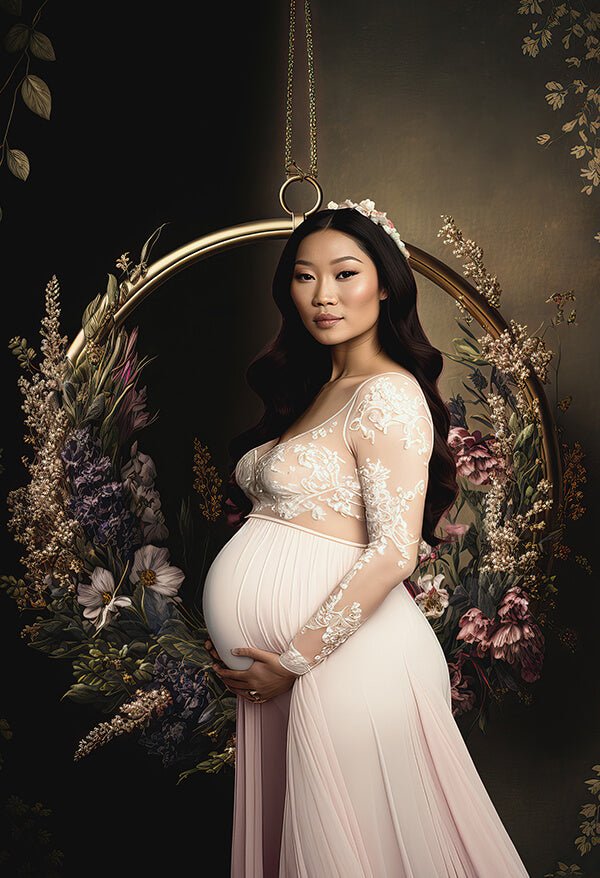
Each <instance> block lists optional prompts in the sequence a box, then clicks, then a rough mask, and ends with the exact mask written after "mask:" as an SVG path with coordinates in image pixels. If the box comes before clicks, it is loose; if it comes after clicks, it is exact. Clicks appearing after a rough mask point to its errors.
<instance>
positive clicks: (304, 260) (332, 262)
mask: <svg viewBox="0 0 600 878" xmlns="http://www.w3.org/2000/svg"><path fill="white" fill-rule="evenodd" d="M346 259H354V260H355V261H356V262H360V263H361V264H362V259H359V258H358V257H357V256H340V257H338V259H332V260H331V262H330V263H329V264H330V265H334V264H335V263H336V262H345V261H346ZM299 264H302V265H310V266H311V267H313V268H314V266H313V264H312V262H309V261H308V259H296V261H295V263H294V265H299Z"/></svg>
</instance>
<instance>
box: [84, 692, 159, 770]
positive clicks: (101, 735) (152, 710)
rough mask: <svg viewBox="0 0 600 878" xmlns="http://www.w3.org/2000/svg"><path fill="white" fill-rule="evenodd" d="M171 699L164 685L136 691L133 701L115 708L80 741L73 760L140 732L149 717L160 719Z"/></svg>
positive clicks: (148, 720)
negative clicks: (104, 720)
mask: <svg viewBox="0 0 600 878" xmlns="http://www.w3.org/2000/svg"><path fill="white" fill-rule="evenodd" d="M172 702H173V698H172V696H171V693H170V692H169V690H168V689H166V688H165V687H164V686H160V687H159V688H152V689H136V690H135V698H133V699H132V700H131V701H127V702H126V703H125V704H122V705H121V706H120V708H119V712H118V713H117V714H116V715H115V716H114V717H113V718H112V719H111V720H108V721H106V722H102V723H100V724H99V725H97V726H95V727H94V728H93V729H92V730H91V731H90V732H88V734H87V735H86V736H85V738H83V739H82V740H81V741H80V742H79V744H78V746H77V750H76V752H75V756H74V757H73V758H74V761H75V762H76V761H77V760H78V759H81V758H82V757H84V756H87V755H88V754H89V753H91V752H92V750H95V749H96V748H97V747H101V746H103V745H104V744H106V743H107V742H108V741H110V740H111V739H112V738H114V737H116V735H124V734H129V733H130V732H133V731H135V730H136V729H142V728H143V727H144V726H145V725H146V724H147V723H148V722H150V720H151V719H152V717H153V716H162V714H163V713H164V711H165V710H166V709H167V707H169V705H170V704H172Z"/></svg>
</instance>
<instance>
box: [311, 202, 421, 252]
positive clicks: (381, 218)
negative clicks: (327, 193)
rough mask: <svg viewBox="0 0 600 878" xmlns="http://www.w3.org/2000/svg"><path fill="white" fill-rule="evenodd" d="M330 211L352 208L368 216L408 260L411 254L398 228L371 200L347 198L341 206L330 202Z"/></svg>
mask: <svg viewBox="0 0 600 878" xmlns="http://www.w3.org/2000/svg"><path fill="white" fill-rule="evenodd" d="M327 207H328V208H329V209H330V210H337V209H338V208H340V207H352V208H354V210H358V212H359V213H362V214H363V216H367V217H368V218H369V219H370V220H372V221H373V222H374V223H377V225H379V226H381V228H382V229H383V231H384V232H387V233H388V235H389V236H390V238H392V239H393V241H394V243H395V244H396V245H397V246H398V247H399V248H400V250H401V251H402V253H403V254H404V256H406V258H407V259H408V257H409V256H410V253H409V251H408V249H407V247H406V244H405V243H404V241H401V240H400V235H399V234H398V230H397V229H396V226H395V225H394V223H393V222H392V221H391V219H388V218H387V216H386V214H385V211H381V210H375V202H374V201H371V199H370V198H365V199H364V200H363V201H361V202H358V203H357V202H356V201H350V199H349V198H346V200H345V201H342V202H341V204H336V202H335V201H330V202H329V203H328V205H327Z"/></svg>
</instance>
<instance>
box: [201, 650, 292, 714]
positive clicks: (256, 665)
mask: <svg viewBox="0 0 600 878" xmlns="http://www.w3.org/2000/svg"><path fill="white" fill-rule="evenodd" d="M232 652H235V655H246V656H248V657H249V658H251V659H254V661H253V662H252V664H251V665H250V667H249V668H247V669H246V670H245V671H232V670H231V669H230V668H227V667H215V668H214V670H215V673H216V674H218V675H219V677H220V678H221V679H222V680H223V682H224V683H225V685H226V686H227V688H228V689H231V691H232V692H234V693H235V694H236V695H239V696H240V697H241V698H245V699H246V701H250V702H251V703H252V704H260V703H261V702H263V701H269V700H270V699H271V698H275V697H276V696H277V695H281V693H282V692H287V690H288V689H290V688H291V687H292V686H293V685H294V681H295V680H297V679H298V677H297V674H293V673H292V672H291V671H288V670H287V669H286V668H284V667H283V665H282V664H281V663H280V661H279V653H276V652H267V650H265V649H257V648H255V647H251V646H247V647H239V648H238V649H236V650H232ZM250 691H254V692H258V694H259V696H260V698H257V697H252V696H251V695H249V694H248V693H249V692H250Z"/></svg>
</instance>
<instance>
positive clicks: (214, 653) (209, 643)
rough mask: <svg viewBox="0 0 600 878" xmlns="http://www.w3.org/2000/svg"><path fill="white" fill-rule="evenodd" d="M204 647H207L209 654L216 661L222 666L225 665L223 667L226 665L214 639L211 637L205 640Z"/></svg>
mask: <svg viewBox="0 0 600 878" xmlns="http://www.w3.org/2000/svg"><path fill="white" fill-rule="evenodd" d="M204 648H205V649H206V651H207V653H208V654H209V656H210V657H211V658H213V659H214V660H215V662H218V663H219V664H220V665H221V667H223V668H224V667H225V665H224V663H223V660H222V658H221V656H220V655H219V653H218V652H217V650H216V649H215V647H214V644H213V642H212V640H210V639H209V640H205V641H204Z"/></svg>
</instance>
